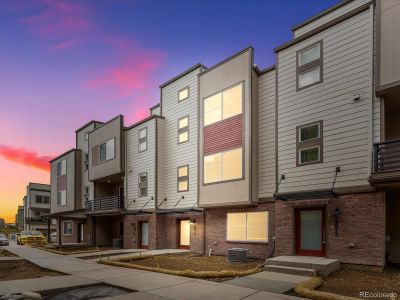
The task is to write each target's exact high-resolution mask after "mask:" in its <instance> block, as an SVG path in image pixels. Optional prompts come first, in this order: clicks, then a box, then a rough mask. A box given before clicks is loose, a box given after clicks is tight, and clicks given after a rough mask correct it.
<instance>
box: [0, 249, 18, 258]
mask: <svg viewBox="0 0 400 300" xmlns="http://www.w3.org/2000/svg"><path fill="white" fill-rule="evenodd" d="M0 257H18V255H15V254H14V253H11V252H10V251H8V250H6V249H3V248H0Z"/></svg>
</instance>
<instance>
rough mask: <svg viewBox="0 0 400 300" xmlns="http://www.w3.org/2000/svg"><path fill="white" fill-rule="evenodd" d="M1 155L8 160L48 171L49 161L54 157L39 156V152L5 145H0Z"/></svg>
mask: <svg viewBox="0 0 400 300" xmlns="http://www.w3.org/2000/svg"><path fill="white" fill-rule="evenodd" d="M0 156H2V157H3V158H4V159H6V160H9V161H12V162H16V163H18V164H22V165H25V166H27V167H32V168H36V169H40V170H43V171H47V172H48V171H49V170H50V163H49V161H50V160H51V159H52V158H53V157H52V156H39V155H38V154H37V152H35V151H32V150H27V149H25V148H13V147H9V146H5V145H0Z"/></svg>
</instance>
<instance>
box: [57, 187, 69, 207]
mask: <svg viewBox="0 0 400 300" xmlns="http://www.w3.org/2000/svg"><path fill="white" fill-rule="evenodd" d="M66 204H67V191H66V190H64V191H58V192H57V205H58V206H63V205H66Z"/></svg>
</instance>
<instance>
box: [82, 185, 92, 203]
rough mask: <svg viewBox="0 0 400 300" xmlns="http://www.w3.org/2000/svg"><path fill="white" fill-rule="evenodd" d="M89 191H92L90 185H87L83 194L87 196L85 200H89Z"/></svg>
mask: <svg viewBox="0 0 400 300" xmlns="http://www.w3.org/2000/svg"><path fill="white" fill-rule="evenodd" d="M89 192H90V188H89V187H88V186H85V189H84V193H83V196H84V197H85V201H88V200H89Z"/></svg>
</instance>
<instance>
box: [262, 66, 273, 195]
mask: <svg viewBox="0 0 400 300" xmlns="http://www.w3.org/2000/svg"><path fill="white" fill-rule="evenodd" d="M258 86H259V88H258V95H259V96H258V97H259V99H258V102H259V104H258V105H259V110H258V116H259V129H258V133H259V135H258V163H259V164H258V196H259V197H260V198H270V197H272V196H273V194H274V191H275V169H276V166H275V161H276V160H275V107H276V105H275V70H272V71H270V72H268V73H266V74H263V75H261V76H260V77H259V82H258Z"/></svg>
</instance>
